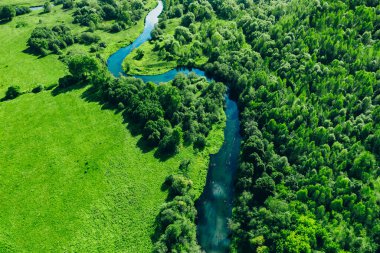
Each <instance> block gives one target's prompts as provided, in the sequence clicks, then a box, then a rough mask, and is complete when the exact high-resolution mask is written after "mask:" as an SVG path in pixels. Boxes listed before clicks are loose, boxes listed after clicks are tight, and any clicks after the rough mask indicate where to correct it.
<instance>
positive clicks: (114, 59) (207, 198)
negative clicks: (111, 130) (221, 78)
mask: <svg viewBox="0 0 380 253" xmlns="http://www.w3.org/2000/svg"><path fill="white" fill-rule="evenodd" d="M162 11H163V4H162V1H158V5H157V7H156V8H155V9H153V10H152V11H151V12H149V14H148V15H147V17H146V19H145V28H144V31H143V33H142V34H141V35H140V36H139V37H138V38H137V39H136V40H135V41H134V42H133V43H132V44H130V45H129V46H127V47H123V48H121V49H119V50H118V51H117V52H116V53H114V54H113V55H111V56H110V58H109V59H108V61H107V66H108V69H109V71H110V72H111V73H112V74H113V75H114V76H116V77H119V76H120V75H123V73H124V72H123V68H122V63H123V60H124V59H125V57H127V56H128V55H129V54H130V53H131V52H132V51H133V50H134V49H136V48H137V47H139V46H140V45H141V44H143V43H144V42H146V41H148V40H149V39H150V38H151V35H150V34H151V31H152V30H153V28H154V26H155V25H156V24H157V23H158V16H159V15H160V14H161V13H162ZM190 71H193V72H195V73H196V74H197V75H199V76H204V77H206V75H205V73H204V71H202V70H200V69H191V70H190V69H186V68H179V69H173V70H171V71H168V72H166V73H164V74H161V75H153V76H135V77H137V78H141V79H143V80H144V82H148V81H150V82H154V83H157V84H158V83H160V82H168V81H171V80H172V79H173V78H174V77H175V76H176V74H177V73H185V74H187V73H189V72H190ZM206 78H207V77H206ZM207 80H209V81H211V79H209V78H207ZM226 116H227V122H226V128H225V130H224V143H223V146H222V148H221V149H220V150H219V152H218V153H217V154H215V155H212V156H211V157H210V165H209V169H208V174H207V181H206V186H205V188H204V191H203V193H202V195H201V197H200V198H199V199H198V200H197V202H196V207H197V210H198V218H197V238H198V241H199V243H200V245H201V247H202V250H204V251H205V252H207V253H225V252H228V251H229V244H230V241H229V229H228V225H227V222H228V219H229V218H230V217H231V214H232V201H233V196H234V187H233V181H234V177H235V172H236V169H237V166H238V160H239V152H240V141H241V137H240V134H239V111H238V107H237V104H236V102H235V101H233V100H231V99H230V98H229V97H228V96H226Z"/></svg>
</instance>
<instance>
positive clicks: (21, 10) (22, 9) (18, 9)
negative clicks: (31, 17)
mask: <svg viewBox="0 0 380 253" xmlns="http://www.w3.org/2000/svg"><path fill="white" fill-rule="evenodd" d="M30 12H31V10H30V8H29V7H26V6H18V7H16V16H20V15H24V14H27V13H30Z"/></svg>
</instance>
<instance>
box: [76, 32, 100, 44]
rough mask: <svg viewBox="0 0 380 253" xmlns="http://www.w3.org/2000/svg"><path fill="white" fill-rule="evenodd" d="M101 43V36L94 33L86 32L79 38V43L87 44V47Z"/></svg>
mask: <svg viewBox="0 0 380 253" xmlns="http://www.w3.org/2000/svg"><path fill="white" fill-rule="evenodd" d="M99 41H100V37H99V35H96V34H93V33H88V32H84V33H82V34H81V35H80V37H79V43H82V44H86V45H90V44H93V43H97V42H99Z"/></svg>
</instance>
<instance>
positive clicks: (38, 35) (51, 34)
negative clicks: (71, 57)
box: [28, 25, 74, 56]
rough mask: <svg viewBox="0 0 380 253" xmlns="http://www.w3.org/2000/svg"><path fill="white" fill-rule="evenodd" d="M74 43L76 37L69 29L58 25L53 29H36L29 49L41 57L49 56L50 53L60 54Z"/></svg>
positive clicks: (42, 27)
mask: <svg viewBox="0 0 380 253" xmlns="http://www.w3.org/2000/svg"><path fill="white" fill-rule="evenodd" d="M73 43H74V36H73V35H72V34H71V30H70V28H69V27H67V26H65V25H57V26H54V27H53V28H51V29H50V28H48V27H45V26H41V27H36V28H35V29H34V30H33V32H32V35H31V36H30V38H29V40H28V46H29V48H30V49H31V50H32V51H33V52H34V53H35V54H39V55H42V56H44V55H47V54H48V53H49V52H50V51H52V52H53V53H56V54H57V53H59V52H60V50H61V49H64V48H66V47H68V46H70V45H72V44H73Z"/></svg>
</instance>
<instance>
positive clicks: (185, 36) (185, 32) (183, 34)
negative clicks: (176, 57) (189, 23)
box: [174, 26, 193, 44]
mask: <svg viewBox="0 0 380 253" xmlns="http://www.w3.org/2000/svg"><path fill="white" fill-rule="evenodd" d="M174 38H175V39H176V40H178V41H179V42H180V43H182V44H187V43H190V42H191V40H192V38H193V35H192V34H191V32H190V30H189V29H188V28H186V27H183V26H178V27H177V28H176V29H175V32H174Z"/></svg>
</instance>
